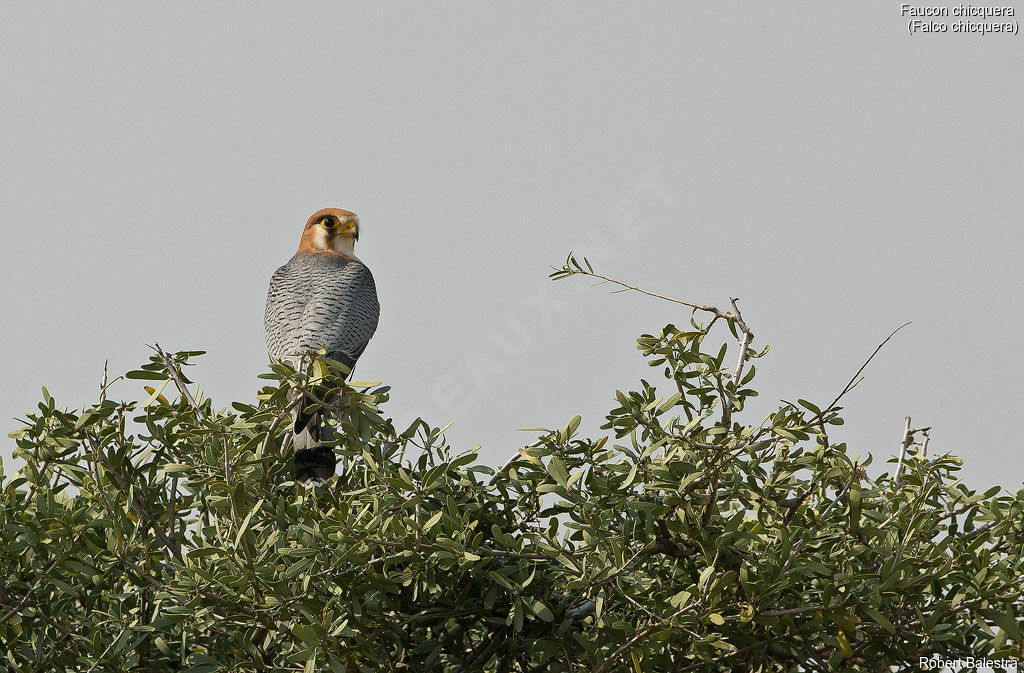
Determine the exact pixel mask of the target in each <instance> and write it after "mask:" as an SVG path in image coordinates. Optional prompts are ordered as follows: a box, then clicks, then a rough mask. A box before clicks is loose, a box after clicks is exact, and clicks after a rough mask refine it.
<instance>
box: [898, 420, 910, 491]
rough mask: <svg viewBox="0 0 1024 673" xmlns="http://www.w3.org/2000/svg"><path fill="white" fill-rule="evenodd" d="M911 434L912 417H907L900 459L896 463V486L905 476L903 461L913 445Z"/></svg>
mask: <svg viewBox="0 0 1024 673" xmlns="http://www.w3.org/2000/svg"><path fill="white" fill-rule="evenodd" d="M911 436H912V435H911V432H910V416H907V419H906V422H905V423H904V424H903V439H902V440H901V441H900V457H899V460H898V461H897V462H896V484H897V486H898V485H899V483H900V478H901V477H902V476H903V459H904V458H906V457H907V448H908V447H909V446H910V443H911Z"/></svg>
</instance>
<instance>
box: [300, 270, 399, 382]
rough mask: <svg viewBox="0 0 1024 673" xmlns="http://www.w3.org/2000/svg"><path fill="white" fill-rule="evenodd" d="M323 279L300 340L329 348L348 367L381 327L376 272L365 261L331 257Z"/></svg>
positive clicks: (304, 318) (307, 309)
mask: <svg viewBox="0 0 1024 673" xmlns="http://www.w3.org/2000/svg"><path fill="white" fill-rule="evenodd" d="M324 266H325V267H326V268H325V270H324V272H323V275H322V276H320V275H319V274H314V278H317V277H319V279H320V280H322V282H320V283H317V284H316V286H315V287H314V289H313V292H312V297H311V299H310V301H309V302H308V303H307V304H306V307H305V311H304V312H303V316H302V335H301V337H300V343H301V344H304V345H306V346H308V347H311V348H321V347H323V348H326V349H327V353H328V356H329V357H331V358H333V359H335V360H339V361H340V362H343V363H345V364H346V365H347V366H348V367H352V366H353V365H355V363H356V360H357V359H358V358H359V356H360V355H361V354H362V352H363V350H364V349H365V348H366V344H367V343H369V341H370V337H372V336H373V333H374V331H376V329H377V321H378V319H379V317H380V304H379V303H378V301H377V287H376V285H375V284H374V282H373V275H372V274H371V273H370V270H369V269H367V268H366V266H364V265H363V264H362V263H361V262H358V261H354V260H353V261H348V260H344V259H338V258H328V260H326V261H325V263H324Z"/></svg>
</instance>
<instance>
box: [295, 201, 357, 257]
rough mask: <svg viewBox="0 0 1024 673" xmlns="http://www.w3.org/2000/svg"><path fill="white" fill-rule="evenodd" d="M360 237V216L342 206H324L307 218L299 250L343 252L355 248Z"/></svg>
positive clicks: (350, 251)
mask: <svg viewBox="0 0 1024 673" xmlns="http://www.w3.org/2000/svg"><path fill="white" fill-rule="evenodd" d="M358 239H359V217H358V216H357V215H356V214H355V213H353V212H351V211H348V210H342V209H341V208H324V209H323V210H318V211H316V212H315V213H313V215H312V217H310V218H309V219H308V220H306V228H305V229H303V230H302V240H301V241H299V252H341V253H349V254H351V253H352V251H353V250H354V249H355V242H356V240H358Z"/></svg>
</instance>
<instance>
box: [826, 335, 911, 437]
mask: <svg viewBox="0 0 1024 673" xmlns="http://www.w3.org/2000/svg"><path fill="white" fill-rule="evenodd" d="M909 324H910V323H909V322H905V323H903V324H902V325H900V326H899V327H897V328H896V329H894V330H893V331H892V332H890V333H889V336H887V337H885V340H884V341H883V342H882V343H880V344H878V346H877V347H876V348H875V350H874V352H873V353H871V355H870V356H869V357H868V359H867V360H865V361H864V364H862V365H861V366H860V369H858V370H857V373H856V374H854V375H853V378H851V379H850V382H849V383H847V384H846V387H845V388H843V390H842V392H841V393H839V394H838V395H836V398H835V399H834V400H832V404H830V405H828V406H827V407H825V408H824V409H823V410H822V412H821V413H820V414H818V416H819V417H822V416H824V415H825V414H827V413H828V412H830V411H832V410H833V409H835V407H836V405H837V404H839V400H841V399H843V396H844V395H846V393H848V392H850V391H851V390H853V387H854V386H856V385H857V378H858V377H859V376H860V374H861V372H863V371H864V369H865V368H866V367H867V366H868V364H870V363H871V361H872V360H874V359H875V356H876V355H878V351H880V350H882V346H884V345H885V344H887V343H889V339H891V338H893V337H894V336H895V335H896V332H899V331H900V330H901V329H903V328H904V327H906V326H907V325H909Z"/></svg>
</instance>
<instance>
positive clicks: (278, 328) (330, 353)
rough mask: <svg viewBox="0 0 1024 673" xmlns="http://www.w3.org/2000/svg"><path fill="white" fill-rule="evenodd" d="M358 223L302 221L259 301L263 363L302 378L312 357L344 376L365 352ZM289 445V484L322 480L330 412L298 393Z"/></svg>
mask: <svg viewBox="0 0 1024 673" xmlns="http://www.w3.org/2000/svg"><path fill="white" fill-rule="evenodd" d="M358 238H359V218H358V217H357V216H356V214H355V213H352V212H350V211H347V210H341V209H339V208H324V209H323V210H319V211H317V212H315V213H313V216H312V217H310V218H309V220H307V221H306V226H305V228H304V229H303V230H302V238H301V239H300V241H299V249H298V252H296V253H295V256H293V257H292V258H291V259H290V260H288V263H287V264H285V265H284V266H282V267H281V268H279V269H278V270H277V271H275V272H274V275H273V276H272V277H271V279H270V290H269V291H268V293H267V309H266V313H265V314H264V328H265V331H266V337H267V352H268V353H269V355H270V358H271V360H273V361H275V362H281V363H285V364H288V365H290V366H291V367H293V368H294V369H296V370H306V371H307V372H308V370H309V367H310V365H311V364H312V362H313V360H314V358H315V356H316V354H317V352H318V351H319V350H320V349H321V348H323V349H325V350H326V353H327V357H328V358H331V359H332V360H337V361H339V362H341V363H343V364H345V365H346V366H347V367H348V368H349V369H351V368H352V367H354V366H355V364H356V360H358V359H359V356H360V355H361V354H362V352H363V350H364V349H365V348H366V344H367V343H368V342H369V341H370V337H372V336H373V333H374V331H375V330H376V329H377V320H378V318H379V316H380V304H379V303H378V302H377V288H376V286H375V285H374V283H373V275H372V274H371V273H370V270H369V269H368V268H366V265H365V264H363V263H362V262H361V261H360V260H359V258H357V257H356V256H355V253H354V250H355V242H356V240H358ZM294 394H295V395H302V397H303V399H301V400H299V401H298V402H297V403H296V405H295V411H294V425H293V428H292V431H293V437H294V440H293V444H294V447H295V455H294V459H293V460H294V468H295V478H296V479H297V480H299V481H307V480H309V479H321V480H322V479H327V478H328V477H330V476H332V475H333V474H334V466H335V457H334V450H333V448H332V447H331V446H325V444H326V443H329V442H331V441H332V440H333V439H334V430H333V428H331V427H330V426H329V425H328V423H327V419H328V418H329V416H330V412H329V411H328V410H327V409H324V408H323V407H322V406H321V407H319V408H316V407H314V408H312V409H310V407H311V406H313V405H314V404H315V403H314V401H313V400H312V399H310V398H309V397H308V396H306V395H304V394H303V393H301V392H299V391H295V393H294Z"/></svg>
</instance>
